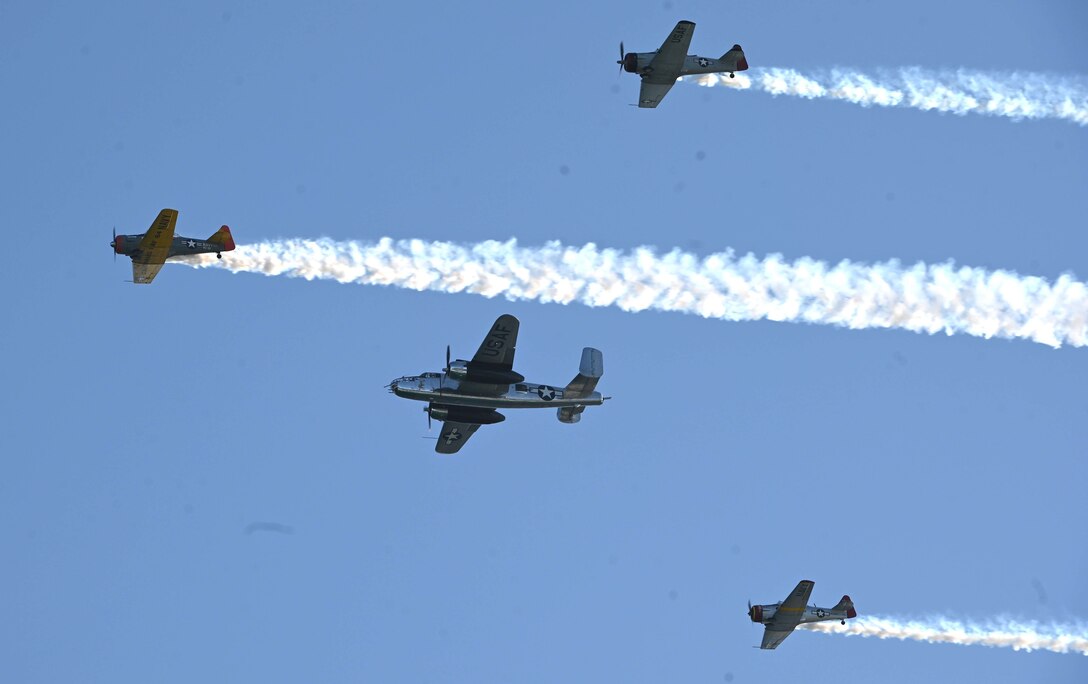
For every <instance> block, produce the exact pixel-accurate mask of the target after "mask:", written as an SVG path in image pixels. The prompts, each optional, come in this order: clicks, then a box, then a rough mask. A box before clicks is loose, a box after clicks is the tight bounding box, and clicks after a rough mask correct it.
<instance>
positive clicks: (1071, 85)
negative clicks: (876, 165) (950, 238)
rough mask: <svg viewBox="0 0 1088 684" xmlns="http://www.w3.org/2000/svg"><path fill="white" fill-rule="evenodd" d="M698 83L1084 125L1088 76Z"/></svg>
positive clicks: (772, 77)
mask: <svg viewBox="0 0 1088 684" xmlns="http://www.w3.org/2000/svg"><path fill="white" fill-rule="evenodd" d="M682 80H684V81H687V82H690V83H695V84H697V85H702V86H708V87H713V86H726V87H731V88H736V89H738V90H749V89H754V90H760V91H763V92H765V93H770V94H771V95H793V96H795V97H804V98H808V99H816V98H822V99H831V100H844V101H846V102H852V103H854V104H859V105H861V106H863V107H871V106H878V107H910V108H913V109H921V110H925V111H937V112H949V113H952V114H960V115H964V114H968V113H974V114H987V115H990V116H1003V117H1008V118H1010V119H1014V120H1019V119H1059V120H1063V121H1071V122H1073V123H1075V124H1079V125H1081V126H1085V125H1088V79H1085V78H1084V77H1079V76H1076V77H1069V76H1066V77H1063V76H1056V75H1051V74H1030V73H1007V74H1000V75H998V74H987V73H981V72H977V71H967V70H964V69H957V70H954V71H928V70H925V69H920V68H917V67H910V68H903V69H896V70H887V71H878V72H876V73H875V74H866V73H863V72H860V71H857V70H853V69H830V70H826V71H814V72H809V73H801V72H799V71H796V70H794V69H780V68H776V67H769V68H762V69H760V68H753V69H751V70H750V71H749V72H747V73H745V74H737V75H736V78H729V76H728V75H726V74H704V75H701V76H687V77H685V78H683V79H682Z"/></svg>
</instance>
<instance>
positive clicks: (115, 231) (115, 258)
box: [110, 226, 117, 263]
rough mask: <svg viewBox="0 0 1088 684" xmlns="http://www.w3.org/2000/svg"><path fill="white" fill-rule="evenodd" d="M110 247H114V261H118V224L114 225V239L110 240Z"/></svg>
mask: <svg viewBox="0 0 1088 684" xmlns="http://www.w3.org/2000/svg"><path fill="white" fill-rule="evenodd" d="M110 247H113V262H114V263H117V226H114V227H113V240H112V241H110Z"/></svg>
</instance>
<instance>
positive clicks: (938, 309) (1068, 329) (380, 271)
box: [185, 238, 1088, 347]
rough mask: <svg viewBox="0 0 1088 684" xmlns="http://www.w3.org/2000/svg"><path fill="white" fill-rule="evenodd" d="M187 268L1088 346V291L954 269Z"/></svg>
mask: <svg viewBox="0 0 1088 684" xmlns="http://www.w3.org/2000/svg"><path fill="white" fill-rule="evenodd" d="M185 261H186V262H187V263H189V264H190V265H193V266H197V267H209V266H211V267H215V266H219V267H222V268H226V269H228V270H230V271H233V272H236V273H237V272H241V271H244V272H249V273H264V274H265V275H287V276H293V277H300V278H305V279H307V280H313V279H315V278H316V279H328V280H336V281H338V282H341V283H360V284H364V285H394V286H396V287H403V288H408V289H412V290H435V291H439V292H471V293H474V294H480V295H483V296H485V297H495V296H499V295H501V296H503V297H505V298H506V299H509V300H524V299H528V300H536V301H540V302H556V303H559V304H569V303H570V302H580V303H582V304H585V305H587V306H616V307H619V308H620V309H623V310H624V311H644V310H647V309H655V310H658V311H680V312H683V313H692V314H698V315H700V316H704V317H706V318H720V319H724V320H729V321H746V320H758V319H767V320H772V321H794V322H807V323H822V324H829V325H837V326H842V327H847V328H853V329H863V328H899V329H903V330H912V331H915V332H925V333H929V334H934V333H938V332H944V333H946V334H948V335H951V334H953V333H966V334H968V335H975V336H978V337H985V338H991V337H1003V338H1011V339H1028V340H1032V341H1035V342H1040V343H1042V344H1046V345H1050V346H1052V347H1060V346H1061V345H1062V344H1070V345H1073V346H1078V347H1079V346H1084V345H1086V344H1088V286H1086V285H1085V283H1082V282H1079V281H1077V280H1075V279H1074V278H1073V277H1072V276H1070V275H1062V276H1061V277H1059V278H1058V279H1057V280H1056V281H1054V282H1053V283H1049V282H1047V281H1046V280H1044V279H1043V278H1038V277H1032V276H1020V275H1017V274H1016V273H1012V272H1009V271H987V270H984V269H980V268H970V267H966V266H955V265H954V264H952V263H945V264H936V265H927V264H923V263H918V264H915V265H913V266H902V265H900V264H899V262H897V261H887V262H883V263H877V264H868V265H867V264H856V263H852V262H849V261H842V262H840V263H838V264H836V265H833V266H832V265H829V264H827V263H825V262H821V261H816V260H813V259H809V258H800V259H797V260H795V261H792V262H789V261H786V260H784V259H783V257H782V256H781V255H778V254H772V255H770V256H766V257H764V258H762V259H759V258H756V257H755V256H754V255H752V254H747V255H744V256H740V257H738V256H736V255H735V254H734V253H733V252H732V251H727V252H723V253H719V254H711V255H709V256H706V257H697V256H695V255H693V254H689V253H686V252H681V251H679V250H673V251H671V252H669V253H667V254H663V255H658V254H656V253H655V252H654V251H653V250H652V249H650V248H647V247H640V248H638V249H635V250H632V251H629V252H625V251H620V250H615V249H600V248H598V247H597V246H596V245H593V244H588V245H585V246H583V247H566V246H563V245H562V244H560V243H558V242H549V243H547V244H545V245H543V246H541V247H520V246H518V244H517V242H516V241H515V240H510V241H508V242H496V241H487V242H481V243H479V244H475V245H457V244H453V243H449V242H425V241H422V240H398V241H394V240H392V239H390V238H382V239H381V240H379V241H378V242H376V243H362V242H334V241H332V240H328V239H321V240H285V241H277V242H265V243H259V244H254V245H243V246H240V247H239V248H238V249H237V250H236V251H233V252H229V253H227V254H225V255H224V257H223V259H222V260H217V259H215V258H214V257H211V255H203V256H202V257H196V258H187V259H185Z"/></svg>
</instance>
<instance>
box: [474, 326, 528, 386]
mask: <svg viewBox="0 0 1088 684" xmlns="http://www.w3.org/2000/svg"><path fill="white" fill-rule="evenodd" d="M520 325H521V324H520V323H519V322H518V319H517V318H515V317H514V316H511V315H510V314H503V315H501V316H499V317H498V318H497V319H495V324H494V325H493V326H491V332H489V333H487V337H485V338H484V341H483V342H482V343H481V344H480V348H479V349H477V350H476V355H475V356H473V357H472V361H471V362H470V365H471V366H474V367H478V368H485V369H487V370H497V371H508V370H513V368H514V348H515V347H516V346H517V344H518V327H519V326H520ZM471 373H472V369H471V368H470V369H469V374H470V375H471Z"/></svg>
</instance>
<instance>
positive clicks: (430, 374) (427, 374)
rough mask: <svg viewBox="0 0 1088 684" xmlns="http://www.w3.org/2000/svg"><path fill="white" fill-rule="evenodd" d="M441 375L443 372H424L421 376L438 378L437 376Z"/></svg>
mask: <svg viewBox="0 0 1088 684" xmlns="http://www.w3.org/2000/svg"><path fill="white" fill-rule="evenodd" d="M440 375H441V373H424V374H423V375H422V376H420V377H424V378H437V377H439V376H440Z"/></svg>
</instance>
